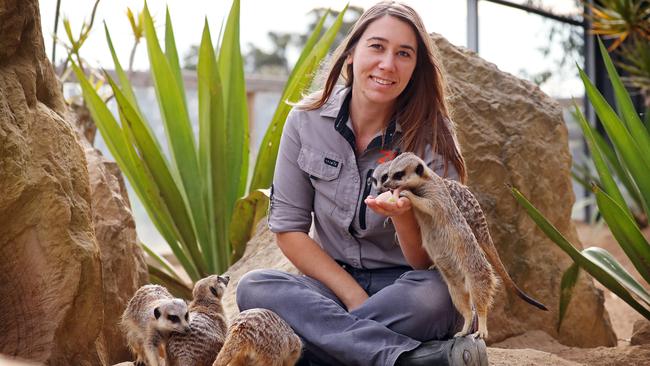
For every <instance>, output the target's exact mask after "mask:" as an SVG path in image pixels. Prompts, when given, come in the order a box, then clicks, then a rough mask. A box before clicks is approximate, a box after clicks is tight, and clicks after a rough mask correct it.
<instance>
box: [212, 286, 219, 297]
mask: <svg viewBox="0 0 650 366" xmlns="http://www.w3.org/2000/svg"><path fill="white" fill-rule="evenodd" d="M210 292H212V294H213V295H214V296H216V297H219V292H218V291H217V289H216V288H214V287H212V286H210Z"/></svg>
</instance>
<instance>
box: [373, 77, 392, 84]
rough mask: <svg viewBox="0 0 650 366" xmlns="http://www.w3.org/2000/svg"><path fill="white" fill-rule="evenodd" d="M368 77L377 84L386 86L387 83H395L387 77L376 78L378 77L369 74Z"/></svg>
mask: <svg viewBox="0 0 650 366" xmlns="http://www.w3.org/2000/svg"><path fill="white" fill-rule="evenodd" d="M370 78H371V79H372V80H373V81H374V82H375V83H377V84H379V85H384V86H388V85H393V84H395V82H394V81H391V80H387V79H382V78H378V77H376V76H370Z"/></svg>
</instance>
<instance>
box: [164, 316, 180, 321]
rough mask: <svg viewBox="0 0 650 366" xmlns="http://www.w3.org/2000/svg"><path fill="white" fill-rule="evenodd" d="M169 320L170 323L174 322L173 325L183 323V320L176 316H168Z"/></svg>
mask: <svg viewBox="0 0 650 366" xmlns="http://www.w3.org/2000/svg"><path fill="white" fill-rule="evenodd" d="M167 319H169V321H170V322H172V323H180V322H181V320H180V319H179V318H178V316H176V315H167Z"/></svg>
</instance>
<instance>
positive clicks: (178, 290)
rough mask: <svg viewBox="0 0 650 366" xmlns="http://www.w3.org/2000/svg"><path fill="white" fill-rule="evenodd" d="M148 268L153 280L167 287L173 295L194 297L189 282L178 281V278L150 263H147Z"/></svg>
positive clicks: (184, 297) (185, 297)
mask: <svg viewBox="0 0 650 366" xmlns="http://www.w3.org/2000/svg"><path fill="white" fill-rule="evenodd" d="M147 269H148V270H149V278H150V279H151V282H153V283H155V284H158V285H162V286H165V287H167V289H168V290H169V292H171V293H172V295H174V296H176V297H180V298H181V299H186V300H189V299H191V298H192V288H191V287H189V286H188V285H187V284H185V283H183V282H180V281H178V280H177V279H176V278H174V277H172V276H170V275H168V274H167V273H165V272H163V271H161V270H160V269H159V268H156V267H154V266H152V265H150V264H148V265H147Z"/></svg>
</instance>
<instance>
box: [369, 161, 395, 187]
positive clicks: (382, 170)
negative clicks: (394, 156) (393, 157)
mask: <svg viewBox="0 0 650 366" xmlns="http://www.w3.org/2000/svg"><path fill="white" fill-rule="evenodd" d="M391 162H392V161H387V162H385V163H381V164H379V165H377V167H376V168H375V170H374V171H373V172H372V177H371V179H372V184H373V186H374V187H375V189H377V191H378V192H380V193H383V192H386V191H387V190H388V188H386V187H385V186H384V183H385V182H386V181H387V180H388V168H389V167H390V163H391Z"/></svg>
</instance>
